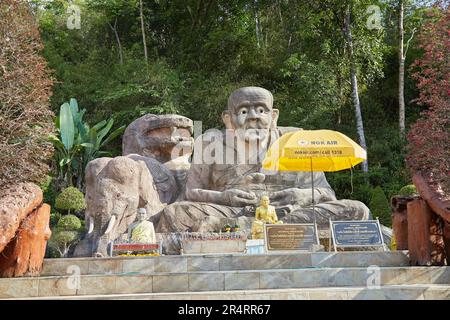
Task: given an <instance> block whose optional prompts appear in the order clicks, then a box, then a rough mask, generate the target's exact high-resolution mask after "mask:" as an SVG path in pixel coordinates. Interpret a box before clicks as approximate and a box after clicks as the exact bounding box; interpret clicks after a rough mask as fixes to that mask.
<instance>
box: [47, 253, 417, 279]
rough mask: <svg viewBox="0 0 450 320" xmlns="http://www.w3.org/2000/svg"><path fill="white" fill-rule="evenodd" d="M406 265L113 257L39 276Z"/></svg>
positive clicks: (354, 259) (383, 260) (282, 258)
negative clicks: (76, 271)
mask: <svg viewBox="0 0 450 320" xmlns="http://www.w3.org/2000/svg"><path fill="white" fill-rule="evenodd" d="M371 265H377V266H379V267H397V266H408V265H409V258H408V256H407V254H406V252H402V251H393V252H374V251H368V252H361V251H359V252H339V253H334V252H333V253H330V252H316V253H288V254H270V255H268V254H266V255H245V254H235V255H184V256H161V257H143V258H136V257H115V258H101V259H99V258H77V259H46V260H45V261H44V268H43V271H42V274H41V275H42V276H56V275H67V274H71V273H73V270H74V268H76V269H77V270H79V272H80V273H81V274H86V275H87V274H92V275H94V274H100V275H101V274H120V273H126V272H139V273H153V272H194V271H227V270H266V269H297V268H322V267H333V268H343V267H368V266H371Z"/></svg>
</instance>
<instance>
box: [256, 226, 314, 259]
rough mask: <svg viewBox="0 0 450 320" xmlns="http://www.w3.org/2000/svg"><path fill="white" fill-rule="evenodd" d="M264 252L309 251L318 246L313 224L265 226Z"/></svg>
mask: <svg viewBox="0 0 450 320" xmlns="http://www.w3.org/2000/svg"><path fill="white" fill-rule="evenodd" d="M264 228H265V230H264V231H265V235H266V250H267V251H268V252H269V251H311V247H312V246H313V245H316V244H317V245H318V244H319V238H318V236H317V234H316V228H315V225H314V223H296V224H266V225H265V227H264Z"/></svg>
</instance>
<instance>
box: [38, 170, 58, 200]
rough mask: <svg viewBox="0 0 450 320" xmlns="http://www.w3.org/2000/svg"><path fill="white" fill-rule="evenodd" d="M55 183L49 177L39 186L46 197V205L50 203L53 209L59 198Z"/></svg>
mask: <svg viewBox="0 0 450 320" xmlns="http://www.w3.org/2000/svg"><path fill="white" fill-rule="evenodd" d="M54 182H55V180H54V178H53V177H51V176H48V175H47V176H46V177H45V180H44V181H43V182H42V183H41V184H40V185H39V187H40V188H41V190H42V192H43V195H44V203H48V204H49V205H50V206H51V207H52V208H53V207H54V206H55V200H56V196H57V192H56V186H55V183H54Z"/></svg>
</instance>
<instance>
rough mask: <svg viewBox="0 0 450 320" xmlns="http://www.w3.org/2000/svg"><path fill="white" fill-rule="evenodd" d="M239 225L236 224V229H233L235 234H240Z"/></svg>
mask: <svg viewBox="0 0 450 320" xmlns="http://www.w3.org/2000/svg"><path fill="white" fill-rule="evenodd" d="M239 228H240V227H239V225H238V224H236V225H235V226H234V227H233V232H238V231H239Z"/></svg>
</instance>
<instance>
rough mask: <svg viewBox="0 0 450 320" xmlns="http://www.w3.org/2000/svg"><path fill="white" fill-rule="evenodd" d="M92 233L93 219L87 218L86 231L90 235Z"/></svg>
mask: <svg viewBox="0 0 450 320" xmlns="http://www.w3.org/2000/svg"><path fill="white" fill-rule="evenodd" d="M92 231H94V219H92V217H89V229H88V234H91V233H92Z"/></svg>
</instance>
